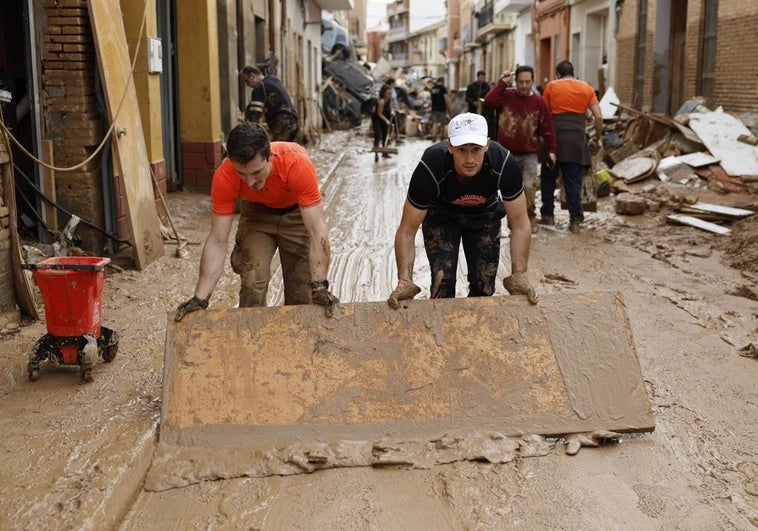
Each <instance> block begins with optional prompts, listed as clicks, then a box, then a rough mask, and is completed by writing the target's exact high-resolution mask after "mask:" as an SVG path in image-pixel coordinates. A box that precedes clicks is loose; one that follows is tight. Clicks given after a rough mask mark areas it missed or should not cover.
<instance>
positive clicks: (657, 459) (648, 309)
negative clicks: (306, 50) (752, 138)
mask: <svg viewBox="0 0 758 531" xmlns="http://www.w3.org/2000/svg"><path fill="white" fill-rule="evenodd" d="M370 144H371V141H370V139H369V137H368V136H366V135H364V134H360V135H359V134H357V133H355V132H352V131H336V132H333V133H329V134H325V135H324V136H323V138H322V141H321V143H320V145H319V146H308V149H309V150H310V151H311V153H312V158H313V160H314V163H315V164H316V166H317V169H318V170H319V177H320V179H321V185H322V193H323V196H324V201H325V206H326V211H327V218H328V219H327V221H328V225H329V228H330V242H331V248H332V265H331V271H330V275H329V276H330V278H329V280H330V282H331V283H332V285H333V286H334V290H333V291H334V293H335V294H336V295H337V296H338V297H339V298H340V300H341V301H342V302H345V303H348V302H363V301H380V300H384V299H386V298H387V296H388V295H389V293H390V291H391V289H392V287H393V286H394V283H395V282H396V273H395V264H394V252H393V247H392V242H393V238H394V232H395V229H396V228H397V224H398V222H399V219H400V213H401V210H402V204H403V201H404V198H405V193H406V188H407V183H408V180H409V178H410V175H411V173H412V171H413V168H414V167H415V165H416V163H417V161H418V158H419V156H420V155H421V153H422V151H423V149H424V148H425V147H426V146H428V145H429V142H428V141H423V140H419V139H416V138H408V139H407V140H406V141H405V143H404V144H403V145H401V146H398V148H399V151H400V153H399V154H398V155H395V156H393V157H392V158H390V159H380V160H379V162H374V158H373V153H370V152H369V151H368V149H369V147H370ZM728 198H729V196H724V198H723V199H722V202H723V201H726V200H727V199H728ZM743 199H744V198H743ZM612 201H613V199H612V197H611V198H603V199H601V200H600V202H599V206H598V212H597V213H590V214H588V216H587V223H585V226H584V227H583V231H582V232H581V233H580V234H578V235H574V234H570V233H569V232H568V214H567V213H566V212H565V211H558V212H557V216H556V217H557V221H558V226H557V227H554V228H552V227H551V228H542V229H541V230H540V231H539V232H538V233H537V234H536V235H534V236H533V239H532V250H531V257H530V263H529V274H530V277H531V279H532V282H533V283H534V285H535V286H536V287H537V290H538V292H539V293H541V294H547V293H562V292H585V291H613V292H620V293H621V294H622V296H623V298H624V301H625V303H626V310H627V312H628V316H629V320H630V324H631V328H632V333H633V335H634V340H635V344H636V347H637V354H638V356H639V360H640V365H641V368H642V374H643V377H644V379H645V383H646V388H647V392H648V396H649V398H650V401H651V404H652V407H653V416H654V418H655V421H656V430H655V431H654V432H653V433H651V434H644V435H643V434H639V435H624V436H623V437H622V440H621V443H620V444H614V445H607V446H604V447H601V448H594V449H592V448H585V449H583V450H582V451H581V452H580V453H579V454H578V455H576V456H573V457H570V456H568V455H565V453H564V446H563V443H562V441H556V446H555V448H553V449H552V450H551V451H550V452H549V453H548V454H547V455H543V456H539V457H527V458H519V459H517V460H516V461H514V462H512V463H508V464H503V465H493V464H489V463H482V462H467V461H462V462H456V463H452V464H447V465H440V466H435V467H433V468H431V469H425V470H409V469H405V468H401V467H398V468H392V467H388V468H343V469H335V470H328V471H320V472H316V473H313V474H308V475H297V476H287V477H279V476H275V477H267V478H249V477H241V478H229V479H225V480H220V481H214V482H204V483H199V484H194V485H190V486H188V487H183V488H176V489H172V490H168V491H163V492H148V491H145V490H144V489H142V479H143V477H144V475H145V473H146V471H147V470H148V468H149V466H150V459H151V453H152V450H153V447H154V442H155V439H156V437H157V433H156V431H157V424H158V422H159V414H160V401H161V393H162V376H163V373H162V371H163V351H164V342H165V328H166V319H167V318H171V313H170V312H172V311H173V309H174V308H175V307H176V306H177V304H179V303H180V302H181V301H183V300H185V299H186V298H187V297H188V296H190V295H191V293H192V290H193V288H194V284H195V280H196V278H197V265H198V260H199V256H200V251H201V249H202V242H203V241H204V238H205V235H206V232H207V228H208V220H209V215H210V214H209V209H210V200H209V198H208V196H206V195H200V194H193V193H184V192H179V193H173V194H170V195H169V197H168V204H169V208H170V210H171V214H172V216H173V219H174V223H175V224H176V226H177V228H178V230H179V232H180V233H181V234H182V235H183V236H184V237H186V238H188V239H189V240H190V242H192V245H189V246H188V249H189V252H190V256H189V257H188V258H178V257H176V256H174V250H175V246H172V245H171V244H168V245H167V252H166V256H165V257H164V258H162V259H161V260H159V261H158V262H156V263H153V264H151V265H150V266H149V267H148V268H147V269H146V270H144V271H134V270H131V269H130V266H129V262H130V257H129V256H130V255H129V253H128V252H127V253H125V254H124V256H123V257H114V260H113V261H114V263H116V264H119V265H121V266H123V267H125V271H124V272H114V271H111V270H109V271H108V275H107V280H106V287H105V292H104V297H103V302H104V309H105V319H104V323H103V324H105V325H106V326H109V327H111V328H113V329H115V330H116V331H117V332H118V333H119V334H120V338H121V340H120V344H119V352H118V355H117V356H116V358H115V360H114V361H113V362H112V363H109V364H106V363H102V362H100V363H98V364H96V367H95V370H94V378H95V380H94V382H93V383H91V384H82V383H80V382H79V377H78V373H77V368H76V367H52V366H50V365H49V364H45V365H44V366H43V368H42V370H41V371H40V377H39V381H37V382H29V381H28V380H27V378H26V360H27V357H28V355H29V353H30V352H31V349H32V348H33V345H34V342H35V341H36V340H37V339H39V338H40V337H41V336H42V335H44V333H45V324H44V322H43V321H41V322H37V323H32V324H28V325H26V326H23V327H21V328H20V330H19V331H18V332H16V333H15V334H12V335H7V336H3V337H0V369H2V370H1V372H0V374H1V375H2V379H0V409H2V411H3V415H2V417H1V418H0V429H2V431H3V433H4V436H3V446H2V447H3V451H2V454H1V455H0V467H2V468H1V469H2V470H3V474H2V475H1V476H0V528H2V529H98V530H99V529H124V530H127V529H128V530H131V529H135V530H136V529H140V530H142V529H156V530H157V529H161V530H163V529H220V528H223V529H243V528H244V529H340V530H347V529H377V530H384V529H577V528H587V529H634V530H639V529H739V530H748V529H754V528H755V526H758V462H757V461H756V455H758V442H757V441H758V427H757V425H756V422H755V416H756V415H755V411H756V405H758V378H756V360H755V359H752V358H750V357H746V356H741V355H740V353H739V349H740V347H742V346H744V345H746V344H749V343H750V342H751V341H752V342H755V341H756V337H758V301H757V300H756V293H758V271H756V269H755V266H754V265H753V266H748V267H745V268H744V270H738V269H734V268H731V267H728V266H726V265H725V264H724V263H723V261H722V258H723V254H724V248H725V241H724V239H723V238H724V237H722V236H718V235H714V234H710V233H706V232H704V231H698V230H697V229H694V228H691V227H683V226H674V225H666V224H665V223H663V222H662V218H661V215H660V214H646V215H644V216H637V217H626V218H622V217H620V216H617V215H616V214H615V213H614V209H613V204H612ZM755 217H756V216H753V217H752V218H750V219H748V220H745V221H742V222H740V224H739V226H733V235H732V236H731V237H730V238H732V239H733V240H735V241H737V240H740V239H742V241H747V242H750V241H751V240H752V241H753V242H755V241H756V238H758V221H756V220H755ZM230 248H231V245H230ZM501 254H502V256H503V260H502V261H501V264H500V268H499V272H498V289H497V292H496V294H498V295H504V294H505V291H504V289H503V288H502V284H501V283H500V281H501V279H502V277H503V276H505V275H507V274H508V272H509V271H510V262H509V260H508V245H507V229H505V228H504V229H503V239H502V247H501ZM415 279H416V280H417V283H418V284H419V285H420V286H421V287H422V288H423V291H422V293H421V294H420V295H419V296H418V297H420V298H427V297H428V296H429V271H428V265H427V263H426V257H425V254H424V252H423V246H422V245H421V238H420V234H419V236H418V238H417V258H416V267H415ZM280 288H281V277H280V271H277V273H276V275H275V277H274V279H273V281H272V284H271V289H270V290H269V297H270V304H272V305H278V304H281V301H282V299H283V295H282V292H281V289H280ZM237 289H238V280H237V277H236V275H234V274H233V273H232V272H231V269H230V268H229V266H228V259H227V274H226V275H225V276H224V277H223V278H222V281H221V282H220V283H219V285H218V287H217V289H216V292H215V293H214V295H213V297H212V298H211V305H212V307H213V308H232V307H234V306H235V305H236V302H237ZM465 293H466V284H465V261H464V260H461V265H460V269H459V282H458V296H464V295H465ZM751 295H752V296H751Z"/></svg>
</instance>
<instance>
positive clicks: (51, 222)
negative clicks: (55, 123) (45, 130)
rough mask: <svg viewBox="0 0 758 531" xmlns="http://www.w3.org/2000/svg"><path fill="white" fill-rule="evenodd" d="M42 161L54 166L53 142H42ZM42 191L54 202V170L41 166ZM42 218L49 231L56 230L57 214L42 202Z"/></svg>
mask: <svg viewBox="0 0 758 531" xmlns="http://www.w3.org/2000/svg"><path fill="white" fill-rule="evenodd" d="M42 161H43V162H45V163H47V164H49V165H50V166H54V162H55V156H54V154H53V141H52V140H43V141H42ZM42 191H43V192H44V193H45V195H46V196H47V197H49V198H50V200H51V201H55V200H56V198H55V170H52V169H50V168H47V167H45V166H42ZM42 216H43V217H44V218H45V223H47V226H48V227H49V228H50V230H58V212H57V211H56V209H55V207H54V206H53V205H51V204H50V203H48V202H47V201H43V202H42Z"/></svg>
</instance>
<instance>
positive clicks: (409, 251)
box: [395, 232, 416, 280]
mask: <svg viewBox="0 0 758 531" xmlns="http://www.w3.org/2000/svg"><path fill="white" fill-rule="evenodd" d="M414 239H415V236H412V237H409V236H408V235H406V234H403V233H401V232H398V233H397V234H396V235H395V261H396V262H397V278H398V280H413V263H414V262H415V260H416V246H415V242H414Z"/></svg>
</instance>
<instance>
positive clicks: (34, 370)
mask: <svg viewBox="0 0 758 531" xmlns="http://www.w3.org/2000/svg"><path fill="white" fill-rule="evenodd" d="M38 378H39V367H31V366H30V367H29V380H30V381H32V382H36V381H37V379H38Z"/></svg>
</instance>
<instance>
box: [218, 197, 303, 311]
mask: <svg viewBox="0 0 758 531" xmlns="http://www.w3.org/2000/svg"><path fill="white" fill-rule="evenodd" d="M285 210H286V209H282V210H275V209H271V208H268V207H265V206H263V205H260V204H257V203H252V202H250V201H241V206H240V219H239V224H238V226H237V234H236V236H235V239H234V250H232V256H231V260H230V261H231V265H232V270H233V271H234V272H235V273H237V274H238V275H239V276H240V280H241V285H240V304H239V305H240V308H249V307H253V306H265V305H266V297H267V295H268V285H269V281H270V280H271V260H272V259H273V257H274V253H275V252H276V250H277V249H278V250H279V260H280V262H281V264H282V277H283V281H284V304H285V305H293V304H310V302H311V289H310V280H311V273H310V263H309V261H308V255H309V252H310V251H309V249H310V236H309V235H308V231H307V230H306V228H305V225H304V224H303V218H302V216H301V215H300V209H299V207H297V206H295V207H293V208H292V209H291V210H289V211H286V212H285Z"/></svg>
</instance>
